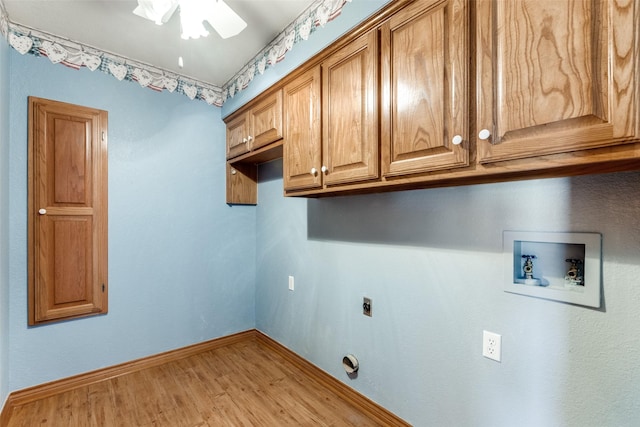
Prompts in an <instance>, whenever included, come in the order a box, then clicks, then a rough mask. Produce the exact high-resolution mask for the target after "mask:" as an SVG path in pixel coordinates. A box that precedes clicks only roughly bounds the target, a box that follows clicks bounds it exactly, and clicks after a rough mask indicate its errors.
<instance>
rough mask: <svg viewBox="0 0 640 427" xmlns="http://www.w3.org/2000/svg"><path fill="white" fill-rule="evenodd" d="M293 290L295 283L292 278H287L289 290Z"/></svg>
mask: <svg viewBox="0 0 640 427" xmlns="http://www.w3.org/2000/svg"><path fill="white" fill-rule="evenodd" d="M294 288H295V283H294V279H293V276H289V290H290V291H292V290H294Z"/></svg>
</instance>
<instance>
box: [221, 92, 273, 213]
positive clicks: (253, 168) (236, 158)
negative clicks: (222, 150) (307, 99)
mask: <svg viewBox="0 0 640 427" xmlns="http://www.w3.org/2000/svg"><path fill="white" fill-rule="evenodd" d="M225 123H226V124H227V160H228V161H227V166H226V169H227V170H226V182H227V191H226V199H227V203H228V204H241V205H255V204H256V203H257V202H258V181H257V179H258V166H257V165H258V164H260V163H263V162H266V161H269V160H273V159H276V158H280V157H282V134H283V133H282V129H283V127H282V90H281V89H277V90H275V91H270V92H269V93H267V94H265V95H264V96H260V97H259V98H258V99H257V100H255V101H253V102H252V103H250V104H249V105H247V106H246V107H244V108H242V109H240V110H239V111H237V112H235V113H233V114H231V115H230V116H229V117H227V118H226V119H225Z"/></svg>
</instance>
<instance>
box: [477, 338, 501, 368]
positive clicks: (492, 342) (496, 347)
mask: <svg viewBox="0 0 640 427" xmlns="http://www.w3.org/2000/svg"><path fill="white" fill-rule="evenodd" d="M482 355H483V356H484V357H486V358H489V359H493V360H495V361H497V362H500V359H501V357H502V335H498V334H494V333H493V332H489V331H482Z"/></svg>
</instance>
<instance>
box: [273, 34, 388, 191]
mask: <svg viewBox="0 0 640 427" xmlns="http://www.w3.org/2000/svg"><path fill="white" fill-rule="evenodd" d="M377 58H378V34H377V31H370V32H368V33H366V34H364V35H363V36H361V37H359V38H357V39H356V40H354V41H353V42H352V43H349V44H348V45H346V46H345V47H343V48H341V49H339V50H338V51H336V52H335V53H333V54H332V55H330V56H329V57H327V58H326V59H325V60H324V61H322V63H321V64H320V65H319V66H316V67H313V68H312V69H310V70H309V71H307V72H306V73H304V74H302V75H300V76H299V77H297V78H296V79H295V80H293V81H292V82H290V83H288V84H287V85H286V86H285V88H284V110H285V143H284V149H283V152H284V161H283V172H284V188H285V191H292V190H301V189H314V188H317V189H322V188H326V187H330V186H336V185H340V184H350V183H354V182H360V181H366V180H371V179H376V178H378V177H379V170H380V169H379V155H378V146H379V141H378V104H377V102H378V62H377ZM321 123H322V126H321Z"/></svg>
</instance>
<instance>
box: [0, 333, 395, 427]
mask: <svg viewBox="0 0 640 427" xmlns="http://www.w3.org/2000/svg"><path fill="white" fill-rule="evenodd" d="M379 425H382V424H380V423H378V422H376V421H375V420H372V419H371V418H368V417H367V414H366V413H365V412H363V411H361V410H360V409H358V408H356V407H355V406H353V405H351V404H350V403H348V402H346V401H345V400H344V399H342V398H341V397H340V396H339V395H338V394H335V393H333V392H332V391H330V390H328V389H327V388H325V387H323V386H322V385H321V384H320V383H319V382H318V381H316V380H315V379H314V378H313V376H309V375H307V374H306V373H305V372H304V371H302V370H301V369H299V368H298V367H296V366H295V365H294V364H292V363H288V361H287V360H286V359H285V358H283V357H282V356H281V355H280V354H278V352H276V351H274V350H273V349H272V348H270V347H269V346H267V345H265V344H263V343H261V342H260V340H247V341H242V342H238V343H234V344H230V345H228V346H225V347H221V348H217V349H214V350H211V351H206V352H202V353H199V354H196V355H194V356H190V357H187V358H183V359H179V360H176V361H173V362H170V363H166V364H163V365H160V366H155V367H151V368H147V369H143V370H140V371H137V372H133V373H129V374H126V375H122V376H119V377H116V378H112V379H110V380H106V381H101V382H98V383H95V384H91V385H88V386H83V387H80V388H76V389H74V390H71V391H67V392H63V393H59V394H56V395H54V396H51V397H47V398H44V399H40V400H37V401H34V402H31V403H26V404H23V405H20V406H16V407H14V409H13V414H12V416H11V418H10V421H9V427H20V426H23V427H33V426H55V427H58V426H60V427H75V426H78V427H87V426H100V427H104V426H108V427H111V426H114V427H115V426H140V427H147V426H171V427H180V426H185V427H187V426H189V427H191V426H379Z"/></svg>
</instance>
